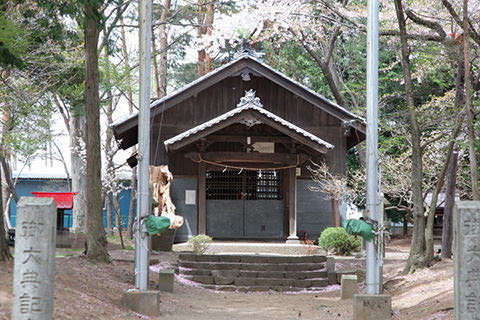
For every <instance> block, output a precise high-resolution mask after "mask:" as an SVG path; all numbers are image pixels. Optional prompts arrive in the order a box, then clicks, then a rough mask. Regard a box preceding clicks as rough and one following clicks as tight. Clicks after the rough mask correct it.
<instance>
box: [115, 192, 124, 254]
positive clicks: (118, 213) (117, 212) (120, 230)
mask: <svg viewBox="0 0 480 320" xmlns="http://www.w3.org/2000/svg"><path fill="white" fill-rule="evenodd" d="M113 209H114V210H115V225H116V226H117V230H118V236H119V237H120V245H121V246H122V249H125V243H124V242H123V227H122V212H121V211H120V200H119V199H118V192H115V193H114V194H113Z"/></svg>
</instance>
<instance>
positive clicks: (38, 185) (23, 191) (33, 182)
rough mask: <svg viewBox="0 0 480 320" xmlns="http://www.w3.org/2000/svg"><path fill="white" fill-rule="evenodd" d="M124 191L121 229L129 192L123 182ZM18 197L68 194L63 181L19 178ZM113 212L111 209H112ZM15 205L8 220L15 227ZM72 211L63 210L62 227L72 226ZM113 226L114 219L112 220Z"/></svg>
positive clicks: (104, 209) (121, 201)
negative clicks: (51, 193)
mask: <svg viewBox="0 0 480 320" xmlns="http://www.w3.org/2000/svg"><path fill="white" fill-rule="evenodd" d="M123 185H124V186H125V187H126V189H123V190H122V191H121V192H120V195H119V200H120V212H121V214H122V227H123V228H126V227H127V224H128V209H129V206H130V198H131V191H130V189H129V188H128V186H129V185H130V182H129V181H128V182H124V183H123ZM15 190H16V191H17V194H18V196H19V197H33V195H32V192H68V185H67V181H66V180H64V179H21V178H19V179H18V181H17V184H16V186H15ZM112 210H113V208H112ZM16 212H17V204H16V203H15V201H12V204H11V206H10V219H11V222H12V226H13V227H15V222H16ZM72 223H73V220H72V210H65V218H64V226H65V227H68V228H70V227H71V226H72ZM103 224H104V226H105V227H106V226H107V210H106V208H103ZM113 224H114V226H115V218H114V219H113Z"/></svg>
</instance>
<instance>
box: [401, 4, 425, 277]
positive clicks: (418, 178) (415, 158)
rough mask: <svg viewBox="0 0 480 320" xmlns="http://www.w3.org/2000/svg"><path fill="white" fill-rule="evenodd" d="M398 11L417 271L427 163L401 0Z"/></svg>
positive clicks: (410, 267)
mask: <svg viewBox="0 0 480 320" xmlns="http://www.w3.org/2000/svg"><path fill="white" fill-rule="evenodd" d="M394 2H395V11H396V14H397V20H398V25H399V29H400V42H401V47H402V54H401V62H402V70H403V78H404V80H405V91H406V95H407V105H408V113H409V116H410V135H411V139H412V193H413V219H414V220H413V221H414V222H413V233H412V244H411V246H410V254H409V256H408V261H407V265H406V266H405V268H404V272H406V273H407V272H411V271H414V270H415V268H416V267H417V266H423V257H424V254H425V217H424V208H423V190H422V182H423V163H422V156H423V152H422V147H421V144H420V127H419V125H418V120H417V114H416V110H415V103H414V100H413V87H412V76H411V72H410V59H409V54H410V53H409V49H408V43H407V29H406V25H405V14H404V11H403V7H402V1H401V0H395V1H394Z"/></svg>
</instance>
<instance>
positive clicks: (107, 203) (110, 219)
mask: <svg viewBox="0 0 480 320" xmlns="http://www.w3.org/2000/svg"><path fill="white" fill-rule="evenodd" d="M103 196H104V198H105V207H106V209H107V235H109V236H113V213H112V196H111V194H110V192H105V193H104V195H103Z"/></svg>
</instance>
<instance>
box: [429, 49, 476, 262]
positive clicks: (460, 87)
mask: <svg viewBox="0 0 480 320" xmlns="http://www.w3.org/2000/svg"><path fill="white" fill-rule="evenodd" d="M458 52H459V54H458V62H457V63H458V71H457V76H456V78H455V90H456V94H455V108H456V109H457V110H458V111H459V113H458V115H457V119H456V122H455V123H456V127H455V129H454V130H453V132H452V134H451V135H450V137H449V139H448V141H449V142H448V146H447V152H446V157H445V162H444V164H443V166H442V169H441V171H440V174H439V175H438V180H437V184H436V185H435V189H434V190H433V193H432V203H431V205H430V208H429V211H428V215H427V225H426V230H425V241H426V250H425V258H424V260H425V261H424V264H425V265H430V264H431V263H432V261H433V258H434V248H433V245H434V243H433V223H434V219H435V211H436V204H437V199H438V194H439V193H440V191H441V189H442V187H443V184H444V181H445V176H446V174H447V168H448V162H449V160H450V157H451V155H452V153H453V148H454V144H455V139H456V138H457V136H458V135H459V133H460V131H461V129H462V126H463V121H464V118H465V113H466V112H468V110H467V109H466V106H465V112H461V111H460V110H461V107H462V104H463V102H464V99H465V93H464V86H465V78H464V76H465V72H464V66H465V65H464V62H463V54H462V47H461V46H459V48H458Z"/></svg>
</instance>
